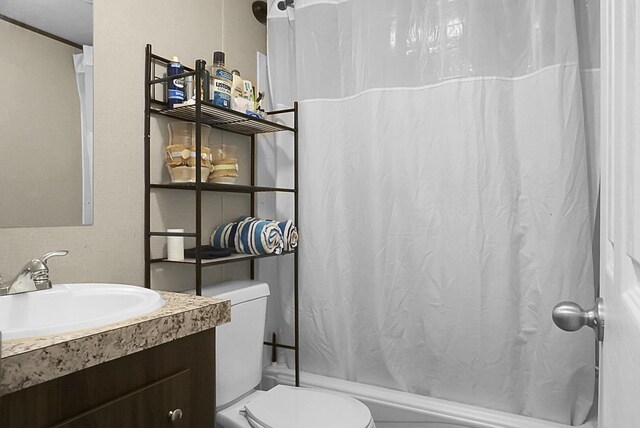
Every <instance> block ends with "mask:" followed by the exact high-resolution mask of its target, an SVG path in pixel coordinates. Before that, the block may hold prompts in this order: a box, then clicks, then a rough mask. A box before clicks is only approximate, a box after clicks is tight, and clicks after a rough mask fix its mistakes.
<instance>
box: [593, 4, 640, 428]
mask: <svg viewBox="0 0 640 428" xmlns="http://www.w3.org/2000/svg"><path fill="white" fill-rule="evenodd" d="M636 3H637V2H636V1H635V0H602V2H601V6H602V8H601V18H602V19H601V34H602V46H601V47H602V57H601V58H602V63H601V67H602V134H601V135H602V148H603V152H602V164H601V165H602V169H601V171H602V181H601V203H602V205H601V207H602V209H601V223H600V225H601V231H600V238H601V240H600V242H601V256H600V268H601V269H600V280H601V286H600V288H601V290H600V295H601V296H602V298H603V299H604V321H605V329H604V342H603V343H602V345H601V358H600V360H601V361H600V400H599V403H598V404H599V413H600V416H599V427H600V428H637V427H640V141H639V139H640V108H639V107H640V92H639V89H640V82H636V81H637V80H638V79H640V67H639V66H640V4H636Z"/></svg>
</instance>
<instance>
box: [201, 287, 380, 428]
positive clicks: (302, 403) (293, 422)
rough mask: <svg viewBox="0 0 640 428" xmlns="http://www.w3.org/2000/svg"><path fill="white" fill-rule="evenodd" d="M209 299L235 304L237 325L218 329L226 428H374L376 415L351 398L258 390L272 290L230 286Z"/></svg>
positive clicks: (221, 418) (219, 392)
mask: <svg viewBox="0 0 640 428" xmlns="http://www.w3.org/2000/svg"><path fill="white" fill-rule="evenodd" d="M202 295H203V296H215V297H220V298H224V299H229V300H231V323H229V324H224V325H221V326H219V327H217V328H216V400H217V406H218V407H217V416H216V421H217V423H218V425H219V426H221V427H222V428H247V427H253V428H267V427H268V428H374V427H375V424H374V422H373V419H372V418H371V412H370V411H369V409H368V408H367V406H365V405H364V404H362V403H361V402H359V401H358V400H356V399H355V398H352V397H349V396H347V395H342V394H337V393H333V392H324V391H319V390H313V389H308V388H295V387H290V386H283V385H278V386H276V387H274V388H272V389H270V390H269V391H259V390H256V389H255V387H256V386H257V385H258V384H259V383H260V379H261V377H262V351H263V341H264V326H265V319H266V311H267V296H269V286H268V285H267V284H266V283H264V282H258V281H228V282H223V283H219V284H215V285H212V286H204V287H203V288H202Z"/></svg>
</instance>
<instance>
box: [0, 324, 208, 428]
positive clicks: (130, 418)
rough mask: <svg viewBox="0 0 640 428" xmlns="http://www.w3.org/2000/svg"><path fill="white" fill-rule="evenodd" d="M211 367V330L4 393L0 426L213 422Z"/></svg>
mask: <svg viewBox="0 0 640 428" xmlns="http://www.w3.org/2000/svg"><path fill="white" fill-rule="evenodd" d="M214 365H215V330H214V329H210V330H205V331H203V332H201V333H197V334H194V335H190V336H187V337H184V338H182V339H177V340H174V341H172V342H169V343H166V344H164V345H159V346H156V347H153V348H150V349H147V350H145V351H142V352H138V353H135V354H131V355H128V356H126V357H122V358H119V359H116V360H113V361H110V362H107V363H104V364H100V365H98V366H94V367H91V368H88V369H84V370H81V371H78V372H75V373H72V374H69V375H66V376H63V377H60V378H58V379H54V380H51V381H49V382H45V383H42V384H39V385H35V386H32V387H29V388H26V389H24V390H21V391H18V392H15V393H12V394H9V395H6V396H4V397H2V398H1V399H0V427H2V428H27V427H28V428H38V427H56V428H113V427H118V428H128V427H131V428H133V427H136V428H137V427H141V428H147V427H154V428H155V427H196V428H198V427H213V426H214V418H215V367H214ZM170 412H174V413H170ZM180 414H181V417H180ZM172 416H173V420H172Z"/></svg>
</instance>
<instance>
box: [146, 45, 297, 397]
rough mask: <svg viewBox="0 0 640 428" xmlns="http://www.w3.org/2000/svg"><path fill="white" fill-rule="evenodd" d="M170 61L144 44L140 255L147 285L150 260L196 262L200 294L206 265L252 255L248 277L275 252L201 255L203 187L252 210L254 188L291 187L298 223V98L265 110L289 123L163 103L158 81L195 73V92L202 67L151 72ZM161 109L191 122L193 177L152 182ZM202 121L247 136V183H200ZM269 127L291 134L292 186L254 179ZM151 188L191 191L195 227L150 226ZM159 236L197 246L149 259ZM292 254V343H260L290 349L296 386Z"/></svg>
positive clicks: (274, 189) (197, 104) (161, 84)
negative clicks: (154, 130) (184, 253)
mask: <svg viewBox="0 0 640 428" xmlns="http://www.w3.org/2000/svg"><path fill="white" fill-rule="evenodd" d="M170 62H171V61H170V60H169V59H167V58H164V57H161V56H158V55H156V54H154V53H153V52H152V46H151V45H150V44H148V45H147V46H146V50H145V121H144V172H145V199H144V227H145V233H144V258H145V279H144V281H145V287H147V288H151V265H152V264H155V263H181V264H190V265H193V266H194V267H195V270H196V278H195V282H196V287H195V288H196V294H197V295H199V296H200V295H202V269H203V268H205V267H209V266H219V265H222V264H226V263H235V262H240V261H247V260H249V261H251V278H252V279H253V278H255V260H257V259H260V258H265V257H274V256H276V255H274V254H264V255H249V254H234V255H231V256H229V257H223V258H219V259H210V260H206V259H202V253H201V246H202V238H203V233H202V194H203V192H227V193H244V194H248V195H249V196H250V198H251V213H250V214H251V216H254V215H255V209H256V200H255V194H256V193H260V192H287V193H292V194H293V197H294V215H293V219H292V220H293V221H294V223H295V224H296V225H297V226H298V228H299V227H300V225H299V215H298V214H299V212H298V205H299V203H298V183H299V172H298V160H299V156H298V102H294V105H293V108H289V109H281V110H275V111H271V112H267V117H268V118H269V119H270V118H273V117H276V116H277V115H280V114H293V122H294V125H293V127H289V126H286V125H283V124H281V123H276V122H274V121H272V120H269V119H260V118H256V117H252V116H248V115H246V114H243V113H239V112H236V111H233V110H228V109H224V108H221V107H218V106H215V105H213V104H211V103H209V102H206V101H202V100H200V99H196V102H195V104H193V105H189V106H182V107H177V108H173V109H167V108H165V101H164V100H163V99H158V98H156V96H155V94H156V92H157V89H156V87H160V91H161V93H163V94H164V91H165V90H166V82H168V81H169V80H170V79H175V78H176V77H179V76H182V77H186V76H195V77H196V78H195V79H194V80H195V82H194V86H195V93H196V94H199V93H200V89H201V82H202V79H201V78H200V77H201V74H200V73H201V72H200V71H196V70H194V69H192V68H189V67H184V70H185V72H184V73H182V74H181V75H178V76H171V77H166V76H161V77H158V76H157V75H156V66H158V65H159V66H161V67H164V68H165V69H166V66H167V65H168V64H169V63H170ZM152 114H154V115H160V116H165V117H170V118H173V119H178V120H184V121H189V122H192V123H195V125H196V157H195V160H196V165H195V173H196V177H195V180H196V181H195V182H194V183H166V184H162V183H151V115H152ZM201 124H206V125H210V126H212V127H214V128H218V129H222V130H224V131H228V132H233V133H237V134H242V135H246V136H249V137H251V185H249V186H246V185H235V184H233V185H230V184H215V183H202V181H201V178H202V177H201V168H200V167H201V162H202V158H201V154H202V136H201V127H200V125H201ZM274 132H291V133H292V134H293V152H294V159H293V162H294V177H293V180H294V186H293V188H292V189H289V188H278V187H265V186H258V185H256V173H255V171H256V156H257V149H256V135H258V134H264V133H274ZM152 189H169V190H182V191H185V190H186V191H192V192H195V217H196V218H195V220H196V221H195V229H196V230H195V232H187V233H169V232H154V231H151V191H152ZM162 236H165V237H166V236H185V237H191V238H195V241H196V247H195V248H196V251H195V253H196V254H195V258H194V259H187V260H184V261H180V262H176V261H171V260H166V259H163V258H159V259H152V258H151V238H153V237H162ZM287 254H292V255H293V258H294V261H293V263H294V265H293V276H294V277H293V295H294V307H295V308H296V310H295V311H294V345H287V344H280V343H276V340H275V339H274V340H273V341H272V342H265V345H268V346H271V347H272V349H273V350H275V348H284V349H289V350H292V351H293V352H294V357H295V376H296V381H295V384H296V386H300V316H299V310H298V302H299V294H298V288H299V284H298V278H299V269H298V251H297V250H294V251H288V252H285V253H282V254H281V255H283V256H284V255H287Z"/></svg>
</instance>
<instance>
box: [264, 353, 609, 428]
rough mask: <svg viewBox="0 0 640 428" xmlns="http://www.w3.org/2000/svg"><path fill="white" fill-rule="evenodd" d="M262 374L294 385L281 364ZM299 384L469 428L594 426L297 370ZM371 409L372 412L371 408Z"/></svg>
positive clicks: (292, 376) (291, 373)
mask: <svg viewBox="0 0 640 428" xmlns="http://www.w3.org/2000/svg"><path fill="white" fill-rule="evenodd" d="M262 378H263V384H265V385H266V384H269V383H271V384H274V383H275V384H284V385H293V384H294V383H295V373H294V371H293V370H291V369H289V368H287V367H286V366H285V365H284V364H273V365H270V366H267V367H265V368H264V369H263V371H262ZM300 386H304V387H310V388H319V389H325V390H328V391H334V392H339V393H344V394H348V395H350V396H352V397H354V398H356V399H358V400H360V401H362V402H364V403H365V404H366V405H367V406H369V407H370V408H371V407H372V406H373V407H376V406H382V407H389V408H392V409H394V410H396V411H405V412H413V413H415V414H420V415H425V416H427V415H429V416H434V417H436V418H441V419H444V420H446V421H447V422H449V421H450V422H453V423H458V424H467V425H471V427H472V428H597V420H590V421H587V422H586V423H584V424H582V425H578V426H571V425H564V424H559V423H556V422H550V421H545V420H542V419H534V418H530V417H527V416H521V415H514V414H511V413H507V412H502V411H499V410H492V409H485V408H483V407H478V406H472V405H469V404H462V403H455V402H451V401H447V400H442V399H439V398H433V397H425V396H420V395H417V394H412V393H407V392H402V391H396V390H393V389H388V388H382V387H378V386H373V385H366V384H360V383H356V382H350V381H346V380H342V379H336V378H331V377H327V376H321V375H316V374H312V373H306V372H302V371H301V372H300ZM372 413H374V410H373V409H372Z"/></svg>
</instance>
